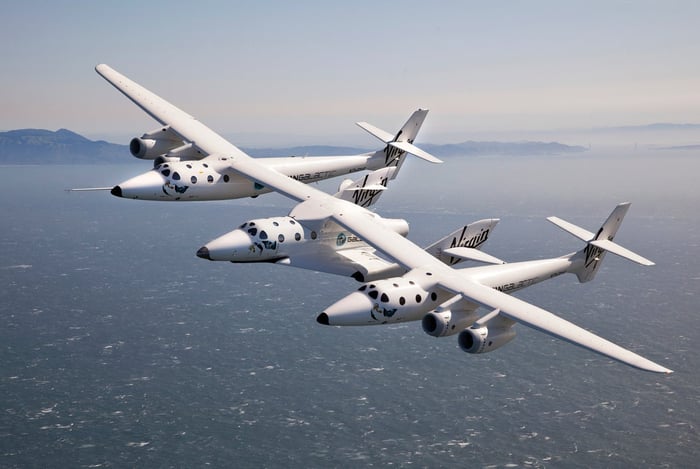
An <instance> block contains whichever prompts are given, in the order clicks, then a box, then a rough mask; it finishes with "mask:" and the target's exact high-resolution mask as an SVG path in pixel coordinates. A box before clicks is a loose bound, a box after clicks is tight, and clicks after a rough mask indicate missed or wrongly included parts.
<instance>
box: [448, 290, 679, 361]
mask: <svg viewBox="0 0 700 469" xmlns="http://www.w3.org/2000/svg"><path fill="white" fill-rule="evenodd" d="M440 283H441V284H443V286H445V283H450V282H440ZM451 287H452V288H450V289H451V290H453V291H454V290H456V291H458V292H459V293H461V294H462V295H464V296H466V297H468V298H469V299H471V300H472V301H474V302H476V303H479V304H481V305H483V306H486V307H487V308H491V309H500V314H501V315H502V316H505V317H507V318H509V319H512V320H513V321H517V322H519V323H521V324H524V325H526V326H528V327H531V328H533V329H537V330H539V331H541V332H544V333H546V334H549V335H552V336H554V337H557V338H559V339H563V340H565V341H567V342H570V343H572V344H574V345H578V346H580V347H583V348H586V349H588V350H591V351H593V352H597V353H600V354H601V355H605V356H607V357H610V358H612V359H615V360H619V361H621V362H623V363H626V364H628V365H630V366H633V367H635V368H639V369H642V370H645V371H653V372H656V373H671V372H672V371H671V370H669V369H668V368H665V367H663V366H661V365H658V364H656V363H654V362H652V361H651V360H647V359H646V358H644V357H642V356H640V355H637V354H636V353H634V352H631V351H630V350H627V349H624V348H622V347H620V346H619V345H616V344H614V343H612V342H610V341H608V340H605V339H603V338H602V337H599V336H597V335H595V334H593V333H591V332H589V331H587V330H585V329H583V328H581V327H579V326H577V325H575V324H573V323H571V322H569V321H567V320H565V319H562V318H560V317H559V316H556V315H554V314H552V313H550V312H549V311H546V310H544V309H542V308H540V307H538V306H535V305H532V304H530V303H527V302H525V301H523V300H520V299H518V298H515V297H513V296H510V295H507V294H505V293H501V292H499V291H497V290H494V289H493V288H490V287H487V286H484V285H481V284H478V283H474V282H469V281H466V282H465V281H463V280H462V281H459V283H457V284H454V285H451Z"/></svg>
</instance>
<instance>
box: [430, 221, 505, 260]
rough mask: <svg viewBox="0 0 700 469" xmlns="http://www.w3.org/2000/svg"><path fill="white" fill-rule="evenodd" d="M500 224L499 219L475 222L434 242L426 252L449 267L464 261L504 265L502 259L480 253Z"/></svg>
mask: <svg viewBox="0 0 700 469" xmlns="http://www.w3.org/2000/svg"><path fill="white" fill-rule="evenodd" d="M498 222H499V219H498V218H490V219H486V220H479V221H475V222H474V223H470V224H469V225H466V226H463V227H462V228H460V229H458V230H456V231H454V232H452V233H450V234H449V235H447V236H445V237H444V238H442V239H440V240H438V241H436V242H434V243H433V244H431V245H430V246H428V247H427V248H425V251H426V252H427V253H428V254H431V255H432V256H433V257H436V258H437V259H439V260H441V261H442V262H444V263H445V264H447V265H455V264H457V263H458V262H460V261H462V260H475V261H478V262H486V263H490V264H503V263H504V262H503V261H501V260H500V259H497V258H495V257H493V256H489V255H488V254H485V253H482V252H481V251H479V249H480V248H481V246H482V245H483V244H484V243H485V242H486V240H488V239H489V235H490V234H491V232H492V231H493V229H494V228H495V227H496V223H498Z"/></svg>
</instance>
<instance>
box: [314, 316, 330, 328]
mask: <svg viewBox="0 0 700 469" xmlns="http://www.w3.org/2000/svg"><path fill="white" fill-rule="evenodd" d="M316 322H317V323H319V324H323V325H324V326H328V325H329V324H330V323H329V322H328V315H327V314H326V313H321V314H319V315H318V317H317V318H316Z"/></svg>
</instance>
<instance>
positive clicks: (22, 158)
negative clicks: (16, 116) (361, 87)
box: [0, 129, 586, 164]
mask: <svg viewBox="0 0 700 469" xmlns="http://www.w3.org/2000/svg"><path fill="white" fill-rule="evenodd" d="M421 148H423V149H425V150H426V151H428V152H430V153H432V154H434V155H435V156H438V157H450V156H465V155H467V156H468V155H474V156H476V155H508V156H513V155H538V154H539V155H542V154H547V155H559V154H568V153H579V152H582V151H586V148H584V147H581V146H571V145H564V144H562V143H557V142H530V141H523V142H475V141H467V142H463V143H454V144H444V145H436V144H429V143H423V144H421ZM242 150H243V151H245V152H246V153H248V154H250V155H251V156H256V157H260V156H290V155H296V156H307V155H308V156H318V155H328V156H335V155H353V154H359V153H364V152H367V151H372V149H367V148H356V147H342V146H327V145H310V146H296V147H288V148H242ZM134 161H135V160H134V158H132V157H131V155H130V153H129V147H128V145H118V144H115V143H109V142H106V141H104V140H90V139H88V138H85V137H83V136H82V135H79V134H77V133H75V132H72V131H70V130H67V129H59V130H57V131H55V132H54V131H51V130H44V129H20V130H10V131H7V132H0V164H106V163H109V164H114V163H133V162H134Z"/></svg>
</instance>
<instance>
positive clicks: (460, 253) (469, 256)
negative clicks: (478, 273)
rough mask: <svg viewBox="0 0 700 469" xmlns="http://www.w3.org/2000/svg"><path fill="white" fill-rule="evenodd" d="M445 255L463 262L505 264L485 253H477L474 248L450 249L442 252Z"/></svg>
mask: <svg viewBox="0 0 700 469" xmlns="http://www.w3.org/2000/svg"><path fill="white" fill-rule="evenodd" d="M442 252H444V253H445V254H448V255H450V256H453V257H459V258H460V259H464V260H465V261H477V262H483V263H485V264H505V263H506V261H503V260H501V259H499V258H498V257H494V256H492V255H490V254H486V253H485V252H482V251H479V250H478V249H474V248H460V247H456V248H450V249H445V250H444V251H442Z"/></svg>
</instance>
